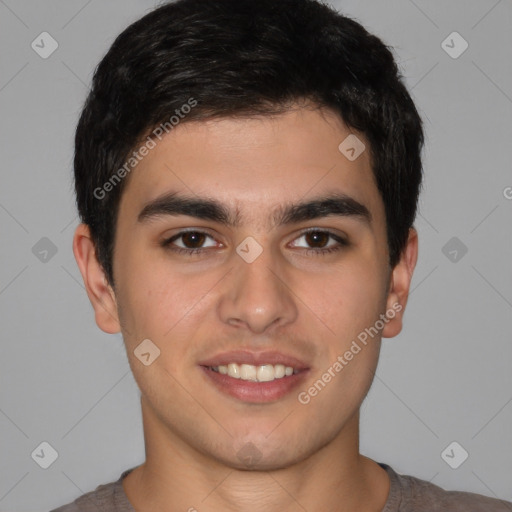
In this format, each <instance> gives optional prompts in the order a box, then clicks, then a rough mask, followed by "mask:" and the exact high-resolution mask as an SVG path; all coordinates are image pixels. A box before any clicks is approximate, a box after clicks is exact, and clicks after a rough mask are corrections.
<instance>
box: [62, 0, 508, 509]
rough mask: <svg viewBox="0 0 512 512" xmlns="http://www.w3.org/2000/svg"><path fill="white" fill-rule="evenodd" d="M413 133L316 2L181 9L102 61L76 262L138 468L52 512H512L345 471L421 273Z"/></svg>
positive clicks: (376, 470) (354, 40) (385, 82)
mask: <svg viewBox="0 0 512 512" xmlns="http://www.w3.org/2000/svg"><path fill="white" fill-rule="evenodd" d="M422 145H423V131H422V123H421V120H420V117H419V115H418V113H417V110H416V108H415V106H414V104H413V102H412V100H411V98H410V96H409V94H408V93H407V91H406V89H405V87H404V85H403V83H402V81H401V77H400V75H399V73H398V69H397V66H396V64H395V62H394V59H393V56H392V54H391V53H390V51H389V50H388V49H387V48H386V46H385V45H384V44H383V43H382V42H381V41H380V40H379V39H378V38H376V37H375V36H373V35H370V34H369V33H368V32H366V31H365V29H364V28H363V27H361V25H359V24H358V23H356V22H355V21H353V20H351V19H348V18H346V17H344V16H342V15H340V14H338V13H336V12H335V11H333V10H332V9H330V8H329V7H327V6H326V5H323V4H320V3H318V2H316V1H314V0H279V1H276V0H258V1H255V0H215V1H212V0H179V1H177V2H174V3H170V4H165V5H163V6H161V7H159V8H158V9H156V10H155V11H153V12H152V13H150V14H148V15H147V16H145V17H144V18H142V19H141V20H139V21H137V22H136V23H134V24H133V25H131V26H130V27H128V28H127V29H126V30H125V31H124V32H123V33H122V34H121V35H120V36H119V37H118V38H117V39H116V41H115V42H114V44H113V45H112V47H111V49H110V50H109V52H108V54H107V55H106V56H105V57H104V59H103V60H102V62H101V63H100V65H99V67H98V69H97V71H96V73H95V76H94V81H93V88H92V91H91V93H90V95H89V98H88V100H87V103H86V105H85V107H84V110H83V113H82V116H81V119H80V122H79V125H78V128H77V133H76V153H75V178H76V193H77V203H78V209H79V212H80V215H81V219H82V222H83V223H82V224H81V225H80V226H79V227H78V228H77V230H76V233H75V237H74V245H73V248H74V253H75V256H76V259H77V262H78V266H79V268H80V271H81V273H82V276H83V279H84V283H85V286H86V289H87V293H88V296H89V298H90V300H91V303H92V305H93V307H94V311H95V315H96V322H97V324H98V326H99V327H100V328H101V329H102V330H104V331H105V332H108V333H116V332H119V331H121V332H122V334H123V338H124V341H125V344H126V349H127V354H128V358H129V362H130V366H131V369H132V371H133V374H134V377H135V379H136V381H137V384H138V386H139V387H140V390H141V406H142V415H143V424H144V437H145V445H146V461H145V462H144V463H143V464H141V465H140V466H137V467H135V468H131V469H129V470H126V471H125V472H123V473H122V475H121V476H120V478H119V480H118V481H117V482H112V483H109V484H106V485H103V486H99V487H98V488H97V489H96V490H95V491H92V492H89V493H87V494H86V495H84V496H82V497H80V498H78V499H77V500H76V501H75V502H74V503H72V504H69V505H67V506H63V507H61V508H59V509H57V510H58V511H60V512H64V511H66V512H67V511H132V512H133V511H134V510H137V511H162V512H175V511H196V510H197V511H199V512H206V511H237V512H241V511H244V512H245V511H254V510H264V511H266V512H274V511H276V512H277V511H279V512H282V511H284V510H286V511H290V512H292V511H308V512H315V511H325V510H328V511H336V512H348V511H360V512H380V511H385V512H397V511H415V512H418V511H434V510H439V511H456V510H461V511H462V510H464V511H484V510H485V511H486V512H489V511H506V510H507V511H510V510H512V506H511V504H507V503H506V502H504V501H499V500H495V499H491V498H487V497H484V496H480V495H477V494H471V493H463V492H448V491H445V490H443V489H441V488H440V487H437V486H435V485H433V484H430V483H428V482H425V481H422V480H419V479H416V478H414V477H411V476H403V475H398V474H397V473H395V472H394V471H393V469H392V468H391V467H390V466H389V465H386V464H384V463H377V462H375V461H373V460H371V459H369V458H367V457H364V456H362V455H361V454H360V453H359V408H360V406H361V403H362V402H363V400H364V398H365V396H366V394H367V392H368V390H369V388H370V385H371V383H372V379H373V376H374V373H375V369H376V366H377V361H378V357H379V350H380V341H381V337H383V336H384V337H393V336H396V335H397V334H398V333H399V332H400V330H401V327H402V317H403V314H404V310H405V306H406V303H407V297H408V292H409V286H410V283H411V278H412V274H413V271H414V267H415V264H416V259H417V253H418V241H417V234H416V231H415V229H414V228H413V221H414V218H415V213H416V205H417V199H418V193H419V189H420V184H421V174H422V166H421V157H420V153H421V149H422Z"/></svg>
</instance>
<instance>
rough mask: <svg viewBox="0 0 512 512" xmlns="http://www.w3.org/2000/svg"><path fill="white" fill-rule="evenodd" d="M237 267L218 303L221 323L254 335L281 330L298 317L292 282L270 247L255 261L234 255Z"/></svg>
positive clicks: (226, 282)
mask: <svg viewBox="0 0 512 512" xmlns="http://www.w3.org/2000/svg"><path fill="white" fill-rule="evenodd" d="M233 260H234V268H233V269H232V271H231V272H230V273H229V274H228V278H227V279H226V281H225V284H224V286H225V288H224V292H223V294H222V295H221V298H220V301H219V305H218V307H219V316H220V318H221V320H222V322H224V323H226V324H229V325H233V326H237V327H243V328H246V329H248V330H250V331H252V332H253V333H255V334H261V333H263V332H265V331H266V330H267V329H270V328H276V327H282V326H283V325H286V324H287V323H291V322H293V321H294V320H295V319H296V317H297V312H298V311H297V304H296V301H295V296H294V293H293V289H292V286H291V284H292V283H291V279H290V278H289V276H287V275H286V273H285V272H284V270H283V268H284V267H283V265H278V263H277V256H273V255H272V251H271V250H270V249H269V248H264V249H263V251H262V252H261V254H260V255H259V256H258V257H257V258H256V259H255V260H254V261H252V262H248V261H246V260H244V259H243V258H242V257H240V256H239V254H237V253H235V254H233Z"/></svg>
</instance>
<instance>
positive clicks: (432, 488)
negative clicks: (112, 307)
mask: <svg viewBox="0 0 512 512" xmlns="http://www.w3.org/2000/svg"><path fill="white" fill-rule="evenodd" d="M378 464H379V465H380V466H381V467H382V468H384V469H385V470H386V471H387V473H388V475H389V479H390V482H391V486H390V489H389V495H388V499H387V501H386V505H385V506H384V508H383V509H382V512H512V503H510V502H507V501H502V500H497V499H494V498H488V497H486V496H482V495H480V494H474V493H470V492H460V491H445V490H444V489H442V488H441V487H438V486H437V485H434V484H431V483H430V482H427V481H425V480H420V479H419V478H415V477H413V476H407V475H399V474H398V473H396V472H395V471H394V470H393V469H392V468H391V467H390V466H388V465H387V464H383V463H378ZM134 469H135V468H134V467H133V468H130V469H127V470H126V471H124V472H123V473H122V474H121V476H120V477H119V480H117V482H111V483H108V484H104V485H100V486H98V487H97V488H96V490H94V491H91V492H88V493H87V494H84V495H82V496H80V497H79V498H78V499H76V500H75V501H73V502H72V503H69V504H68V505H64V506H62V507H59V508H56V509H54V510H51V511H50V512H135V509H134V508H133V506H132V505H131V503H130V502H129V501H128V498H127V496H126V494H125V492H124V489H123V486H122V483H121V482H122V480H123V478H124V477H125V476H126V475H128V473H130V472H131V471H133V470H134Z"/></svg>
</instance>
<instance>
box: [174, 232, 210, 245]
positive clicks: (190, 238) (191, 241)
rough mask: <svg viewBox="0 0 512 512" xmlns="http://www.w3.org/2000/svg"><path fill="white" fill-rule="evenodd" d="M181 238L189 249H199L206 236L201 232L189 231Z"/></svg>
mask: <svg viewBox="0 0 512 512" xmlns="http://www.w3.org/2000/svg"><path fill="white" fill-rule="evenodd" d="M180 238H181V239H182V240H183V244H184V245H185V247H187V248H188V249H197V248H198V246H199V247H200V246H201V245H203V243H204V240H205V238H206V236H205V234H204V233H200V232H199V231H188V232H187V233H183V235H181V237H180Z"/></svg>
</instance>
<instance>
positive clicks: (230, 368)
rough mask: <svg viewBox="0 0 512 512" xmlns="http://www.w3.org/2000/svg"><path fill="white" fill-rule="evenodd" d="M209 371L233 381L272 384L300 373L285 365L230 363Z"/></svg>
mask: <svg viewBox="0 0 512 512" xmlns="http://www.w3.org/2000/svg"><path fill="white" fill-rule="evenodd" d="M207 368H208V369H210V370H212V371H214V372H218V373H220V374H221V375H229V376H230V377H232V378H233V379H240V380H246V381H252V382H272V381H273V380H276V379H283V378H284V377H290V376H291V375H294V374H297V373H299V371H300V370H298V369H297V368H293V367H292V366H285V365H284V364H276V365H274V364H270V363H267V364H262V365H260V366H255V365H252V364H237V363H229V364H227V365H223V364H222V365H219V366H207Z"/></svg>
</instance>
